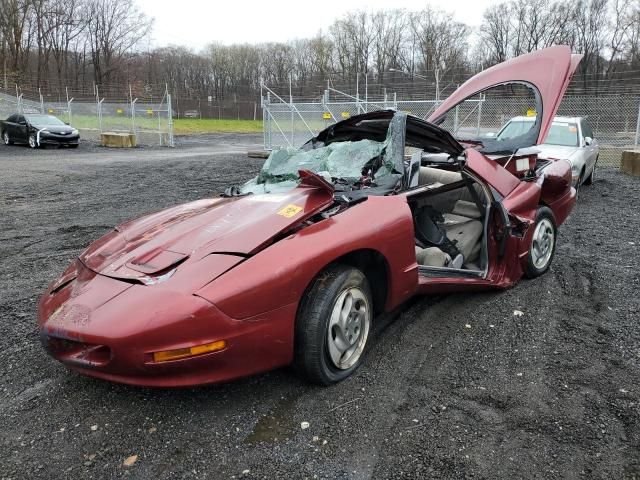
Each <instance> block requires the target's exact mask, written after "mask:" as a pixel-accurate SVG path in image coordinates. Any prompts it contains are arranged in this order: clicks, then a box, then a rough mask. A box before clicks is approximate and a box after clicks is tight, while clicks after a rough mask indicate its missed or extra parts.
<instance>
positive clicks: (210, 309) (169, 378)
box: [38, 275, 296, 387]
mask: <svg viewBox="0 0 640 480" xmlns="http://www.w3.org/2000/svg"><path fill="white" fill-rule="evenodd" d="M92 282H95V283H96V285H95V287H96V288H98V289H99V290H100V293H94V294H93V295H92V296H91V298H88V294H89V292H90V290H91V289H90V288H89V289H86V286H85V287H83V288H85V290H84V291H80V290H82V288H80V289H78V288H77V286H74V284H75V283H76V281H75V280H74V281H72V282H71V283H69V284H68V285H66V286H65V287H63V288H62V289H61V290H59V291H55V292H54V294H53V295H52V294H51V292H50V290H48V291H47V292H46V293H45V294H44V295H43V297H42V298H41V299H40V302H39V305H38V324H39V326H40V340H41V342H42V344H43V346H44V347H45V349H46V350H47V352H48V353H49V354H50V355H51V356H52V357H53V358H55V359H56V360H58V361H60V362H61V363H63V364H64V365H66V366H67V367H69V368H70V369H72V370H75V371H77V372H79V373H81V374H84V375H89V376H92V377H97V378H101V379H105V380H110V381H114V382H119V383H125V384H130V385H138V386H148V387H191V386H196V385H204V384H210V383H218V382H224V381H229V380H233V379H236V378H240V377H244V376H248V375H252V374H255V373H259V372H263V371H267V370H272V369H274V368H277V367H280V366H284V365H288V364H289V363H291V360H292V358H293V329H294V321H295V314H296V305H295V304H290V305H286V306H283V307H281V308H278V309H276V310H273V311H271V312H267V313H265V314H261V315H259V316H256V317H253V318H247V319H244V320H236V319H233V318H231V317H229V316H227V315H225V314H224V313H223V312H221V311H220V310H219V309H218V308H216V307H215V306H214V305H212V304H211V303H209V302H207V301H206V300H204V299H202V298H200V297H197V296H194V295H184V294H178V293H176V292H167V291H164V292H162V291H161V289H155V290H154V288H155V287H153V286H151V287H147V286H142V285H140V286H138V285H135V286H131V285H128V284H125V285H122V284H123V282H120V281H118V280H114V279H110V278H107V277H102V276H100V275H96V276H95V278H94V279H93V280H92ZM74 290H76V291H75V292H74ZM103 292H104V293H103ZM136 304H137V305H136ZM180 312H181V313H180ZM217 340H225V341H226V348H225V349H224V350H220V351H217V352H211V353H204V354H201V355H197V356H193V357H188V358H182V359H177V360H170V361H165V362H154V360H153V352H157V351H164V350H173V349H179V348H185V347H190V346H195V345H201V344H205V343H208V342H212V341H217Z"/></svg>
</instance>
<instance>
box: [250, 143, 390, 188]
mask: <svg viewBox="0 0 640 480" xmlns="http://www.w3.org/2000/svg"><path fill="white" fill-rule="evenodd" d="M389 144H390V139H389V136H388V137H387V140H385V141H384V142H377V141H374V140H359V141H344V142H334V143H330V144H329V145H326V146H322V147H319V148H315V149H312V150H302V149H298V148H283V149H279V150H274V151H273V152H272V153H271V155H270V156H269V158H268V159H267V161H266V162H265V163H264V165H263V166H262V169H261V170H260V173H259V174H258V176H257V177H256V178H254V179H252V180H250V181H248V182H247V183H245V184H244V185H242V186H241V187H240V191H241V192H242V193H271V192H278V191H282V190H286V189H289V188H293V187H295V186H296V185H297V184H298V183H299V180H300V178H299V176H298V171H299V170H310V171H312V172H314V173H317V174H319V175H321V176H322V177H324V178H325V179H326V180H327V181H329V182H331V183H333V184H334V185H335V184H347V185H356V184H364V183H368V184H369V185H375V184H376V182H377V181H380V180H381V179H383V178H384V177H386V176H389V175H390V174H391V173H394V163H393V160H392V159H391V158H389V157H390V156H389V155H386V151H387V149H388V148H387V147H388V145H389ZM389 150H391V149H389ZM395 173H398V172H395Z"/></svg>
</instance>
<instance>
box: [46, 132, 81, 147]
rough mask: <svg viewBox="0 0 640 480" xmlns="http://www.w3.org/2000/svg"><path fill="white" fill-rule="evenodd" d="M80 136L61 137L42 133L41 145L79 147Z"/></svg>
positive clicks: (55, 134)
mask: <svg viewBox="0 0 640 480" xmlns="http://www.w3.org/2000/svg"><path fill="white" fill-rule="evenodd" d="M79 142H80V135H59V134H57V133H51V132H40V145H78V143H79Z"/></svg>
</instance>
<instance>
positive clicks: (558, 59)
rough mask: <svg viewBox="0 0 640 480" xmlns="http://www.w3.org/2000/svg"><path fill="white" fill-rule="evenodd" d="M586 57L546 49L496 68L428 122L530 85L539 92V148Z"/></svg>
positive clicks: (562, 47) (451, 98) (457, 93)
mask: <svg viewBox="0 0 640 480" xmlns="http://www.w3.org/2000/svg"><path fill="white" fill-rule="evenodd" d="M581 59H582V55H572V54H571V49H570V48H569V47H567V46H566V45H557V46H555V47H549V48H545V49H543V50H538V51H535V52H532V53H528V54H526V55H521V56H519V57H517V58H514V59H512V60H507V61H506V62H503V63H500V64H498V65H495V66H493V67H491V68H488V69H486V70H484V71H482V72H480V73H479V74H477V75H475V76H473V77H472V78H470V79H469V80H467V81H466V82H465V83H463V84H462V85H461V86H460V87H459V88H458V89H457V90H456V91H455V92H453V93H452V94H451V95H450V96H449V97H448V98H447V99H446V100H445V101H444V102H442V104H441V105H440V106H439V107H438V108H436V109H435V111H434V112H433V113H432V114H431V115H430V116H429V118H428V119H427V121H429V122H431V123H436V124H437V122H438V120H439V119H440V118H441V117H442V116H443V115H444V114H446V113H447V112H448V111H449V110H451V109H452V108H453V107H455V106H456V105H458V104H459V103H460V102H462V101H463V100H466V99H467V98H470V97H473V96H475V95H477V94H479V93H481V92H483V91H485V90H487V89H489V88H491V87H493V86H496V85H500V84H503V83H513V82H526V83H529V84H531V85H533V86H534V87H536V89H537V90H538V92H539V93H540V99H541V101H542V121H541V123H540V131H539V132H538V136H537V142H536V144H541V143H543V141H544V139H545V138H546V136H547V133H548V131H549V128H550V127H551V122H553V117H554V116H555V114H556V111H557V110H558V107H559V106H560V101H561V100H562V97H563V95H564V92H565V91H566V89H567V86H568V85H569V81H570V80H571V77H572V75H573V72H574V71H575V70H576V68H577V67H578V63H580V60H581Z"/></svg>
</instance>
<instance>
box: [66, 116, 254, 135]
mask: <svg viewBox="0 0 640 480" xmlns="http://www.w3.org/2000/svg"><path fill="white" fill-rule="evenodd" d="M60 119H61V120H62V121H64V122H68V121H69V118H68V116H67V115H60ZM71 125H73V126H74V127H76V128H79V129H98V128H99V122H98V117H97V116H95V115H80V114H77V115H73V116H72V118H71ZM160 125H161V128H162V130H163V131H166V130H167V120H166V119H164V118H163V119H162V120H161V121H160ZM130 129H131V118H130V117H127V116H119V115H118V116H114V115H103V116H102V130H103V131H108V130H115V131H129V130H130ZM136 129H140V130H155V131H157V130H158V118H157V117H150V118H146V117H142V116H137V117H136ZM173 133H174V134H175V135H193V134H197V133H262V120H255V121H254V120H217V119H210V118H203V119H198V118H175V119H174V120H173Z"/></svg>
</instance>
